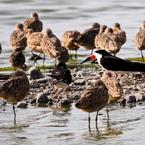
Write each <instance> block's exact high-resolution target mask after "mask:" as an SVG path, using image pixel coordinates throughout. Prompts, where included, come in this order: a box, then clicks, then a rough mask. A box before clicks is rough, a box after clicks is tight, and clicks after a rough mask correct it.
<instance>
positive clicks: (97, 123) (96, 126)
mask: <svg viewBox="0 0 145 145" xmlns="http://www.w3.org/2000/svg"><path fill="white" fill-rule="evenodd" d="M98 114H99V111H97V114H96V119H95V121H96V130H97V131H99V130H98V123H97V121H98Z"/></svg>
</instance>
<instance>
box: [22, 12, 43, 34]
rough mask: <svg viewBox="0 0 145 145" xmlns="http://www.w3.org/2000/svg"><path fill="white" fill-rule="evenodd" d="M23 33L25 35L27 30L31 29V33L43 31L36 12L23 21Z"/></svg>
mask: <svg viewBox="0 0 145 145" xmlns="http://www.w3.org/2000/svg"><path fill="white" fill-rule="evenodd" d="M23 24H24V31H25V32H26V33H27V30H28V29H32V30H33V32H41V31H42V29H43V23H42V22H41V21H40V19H39V15H38V13H37V12H33V13H32V14H31V17H30V18H28V19H26V20H25V21H24V23H23Z"/></svg>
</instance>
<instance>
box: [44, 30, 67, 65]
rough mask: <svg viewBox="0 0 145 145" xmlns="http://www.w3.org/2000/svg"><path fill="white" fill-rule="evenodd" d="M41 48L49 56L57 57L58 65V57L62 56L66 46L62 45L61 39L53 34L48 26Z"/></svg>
mask: <svg viewBox="0 0 145 145" xmlns="http://www.w3.org/2000/svg"><path fill="white" fill-rule="evenodd" d="M41 49H42V51H43V53H44V54H45V55H47V56H48V57H50V58H55V65H56V59H58V57H59V58H62V55H63V52H64V49H65V48H64V47H62V46H61V42H60V40H59V39H58V38H57V37H56V36H55V35H54V34H53V32H52V31H51V29H49V28H48V29H47V30H46V31H45V32H44V35H43V37H42V39H41ZM62 59H63V58H62ZM59 61H60V60H59ZM67 61H68V60H67Z"/></svg>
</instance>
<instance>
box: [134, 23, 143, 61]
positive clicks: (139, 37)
mask: <svg viewBox="0 0 145 145" xmlns="http://www.w3.org/2000/svg"><path fill="white" fill-rule="evenodd" d="M135 45H136V48H137V49H139V50H140V51H141V57H142V60H143V61H144V56H143V52H142V51H143V50H145V22H143V23H142V24H141V27H140V30H139V32H137V34H136V37H135Z"/></svg>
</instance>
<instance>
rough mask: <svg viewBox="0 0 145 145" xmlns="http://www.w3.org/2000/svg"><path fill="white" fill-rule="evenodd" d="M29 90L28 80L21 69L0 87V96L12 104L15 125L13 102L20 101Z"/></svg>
mask: <svg viewBox="0 0 145 145" xmlns="http://www.w3.org/2000/svg"><path fill="white" fill-rule="evenodd" d="M28 92H29V80H28V78H27V75H26V74H25V73H24V72H23V71H20V70H19V71H16V72H15V73H14V74H13V75H12V76H11V77H10V78H9V79H8V80H6V81H5V82H4V84H3V85H2V86H1V87H0V98H3V99H5V100H6V101H8V102H9V103H11V104H12V105H13V112H14V124H15V126H16V112H15V104H17V102H19V101H22V100H23V99H24V98H25V97H26V95H27V94H28Z"/></svg>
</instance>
